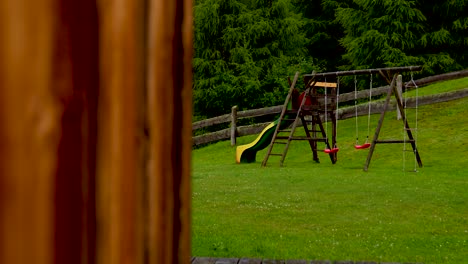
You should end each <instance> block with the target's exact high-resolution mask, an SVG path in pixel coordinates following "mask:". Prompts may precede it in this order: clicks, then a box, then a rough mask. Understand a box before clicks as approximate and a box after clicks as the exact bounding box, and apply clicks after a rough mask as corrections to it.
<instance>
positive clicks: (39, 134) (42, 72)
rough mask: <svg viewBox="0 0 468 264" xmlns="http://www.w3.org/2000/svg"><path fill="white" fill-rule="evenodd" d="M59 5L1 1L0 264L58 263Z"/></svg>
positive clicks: (42, 2)
mask: <svg viewBox="0 0 468 264" xmlns="http://www.w3.org/2000/svg"><path fill="white" fill-rule="evenodd" d="M54 7H55V1H51V0H45V1H41V2H39V1H27V0H18V1H0V25H1V26H0V39H1V41H0V58H1V59H0V263H15V264H16V263H18V264H23V263H37V264H46V263H53V262H54V214H55V212H54V191H55V190H54V187H53V186H54V180H55V179H54V177H55V169H56V166H57V149H58V144H59V137H60V134H61V132H60V129H61V121H60V117H61V114H62V110H61V105H60V101H58V100H57V97H56V94H55V93H54V90H53V89H51V86H53V83H54V80H53V78H52V76H53V54H54V45H53V44H54V41H55V38H56V35H55V31H54V29H55V25H56V23H59V22H60V20H58V19H57V10H55V8H54ZM54 87H55V86H54ZM77 228H79V227H77Z"/></svg>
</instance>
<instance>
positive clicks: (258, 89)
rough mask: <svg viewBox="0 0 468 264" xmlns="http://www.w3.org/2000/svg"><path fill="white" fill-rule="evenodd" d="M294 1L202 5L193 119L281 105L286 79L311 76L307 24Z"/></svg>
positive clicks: (216, 0)
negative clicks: (297, 11)
mask: <svg viewBox="0 0 468 264" xmlns="http://www.w3.org/2000/svg"><path fill="white" fill-rule="evenodd" d="M292 10H293V8H292V5H291V2H290V0H272V1H269V0H257V1H246V0H204V1H202V2H199V3H197V4H196V6H195V44H194V47H195V56H194V61H193V63H194V101H195V106H194V107H195V114H196V115H203V116H213V115H218V114H224V113H227V112H229V109H230V108H231V107H232V106H233V105H238V106H239V107H240V108H241V109H248V108H260V107H266V106H271V105H277V104H281V103H283V101H284V97H285V95H286V93H287V89H288V84H287V81H286V77H287V76H288V75H289V76H291V75H294V72H295V71H300V72H302V73H303V72H308V71H311V69H312V67H313V65H312V61H311V58H310V57H308V56H307V50H306V48H305V46H306V45H305V44H306V43H307V41H308V40H307V38H306V35H305V33H304V31H303V27H304V26H305V21H304V19H303V18H302V17H301V16H300V15H298V14H296V13H295V12H293V11H292Z"/></svg>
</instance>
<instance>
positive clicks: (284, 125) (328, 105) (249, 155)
mask: <svg viewBox="0 0 468 264" xmlns="http://www.w3.org/2000/svg"><path fill="white" fill-rule="evenodd" d="M420 70H421V66H407V67H389V68H378V69H365V70H354V71H338V72H325V73H315V72H314V73H312V74H305V75H303V79H304V84H305V90H304V91H302V93H300V92H299V91H298V89H297V88H296V83H297V81H298V78H299V73H296V74H295V76H294V79H293V81H291V80H290V79H288V81H289V86H290V88H289V92H288V95H287V96H286V99H285V102H284V104H283V107H282V111H281V114H280V116H279V118H278V119H277V120H276V121H275V122H273V123H271V124H270V125H269V126H267V127H266V128H265V129H264V130H263V131H262V133H260V135H259V136H258V137H257V139H256V140H255V141H254V142H252V143H250V144H247V145H242V146H238V147H237V149H236V160H237V162H238V163H250V162H254V161H255V155H256V152H257V151H258V150H260V149H263V148H265V147H268V149H267V153H266V155H265V157H264V159H263V161H262V167H265V166H266V165H267V163H268V160H269V158H270V157H271V156H279V157H280V160H279V164H280V166H283V163H284V160H285V158H286V155H287V153H288V149H289V146H290V143H291V142H292V141H293V140H302V141H307V142H308V144H309V146H310V149H311V151H312V156H313V160H314V161H315V162H319V156H318V152H319V147H318V143H319V142H320V143H324V145H325V147H324V149H323V152H324V153H326V154H327V155H328V156H329V157H330V160H331V162H332V163H333V164H335V163H336V162H337V160H338V151H339V147H338V145H337V139H336V138H337V124H338V119H339V118H338V108H339V97H340V86H339V85H340V77H341V76H350V75H352V76H354V81H355V94H356V93H357V87H356V76H357V75H369V76H370V87H369V106H368V107H369V114H368V126H367V130H368V133H367V137H366V140H365V142H363V143H360V142H359V141H360V140H359V134H358V125H357V119H356V143H355V146H354V147H355V148H356V149H369V153H368V155H367V159H366V162H365V165H364V171H367V170H368V168H369V164H370V161H371V159H372V155H373V153H374V150H375V147H376V145H377V144H404V146H406V144H407V143H409V144H411V148H412V150H411V151H412V152H413V153H414V156H415V161H416V163H417V164H418V166H419V167H422V161H421V158H420V156H419V152H418V149H417V146H416V143H417V142H416V141H417V140H416V137H415V136H414V135H413V131H416V130H417V127H415V128H411V127H410V126H409V124H408V120H407V114H406V104H405V100H404V98H403V97H402V95H401V94H400V93H399V92H398V90H397V76H398V75H399V74H400V73H402V72H408V71H409V72H411V81H410V83H411V84H412V85H414V87H415V88H417V85H416V84H415V82H414V80H413V74H412V72H413V71H420ZM374 74H378V75H380V76H381V77H382V78H383V79H384V80H385V81H386V82H387V83H388V84H389V85H390V88H389V89H388V92H387V95H386V97H385V103H384V106H383V110H382V111H381V112H380V119H379V122H378V124H377V127H376V129H375V133H374V137H373V139H372V140H369V132H370V113H371V109H370V107H371V104H370V101H371V100H372V76H373V75H374ZM392 97H394V98H395V101H396V104H397V111H398V112H399V114H400V116H401V120H402V122H403V125H404V130H405V132H406V133H404V138H403V139H391V140H388V139H387V140H383V139H379V134H380V130H381V128H382V125H383V122H384V117H385V113H386V112H387V110H388V106H389V104H390V101H391V98H392ZM354 102H355V108H356V107H357V100H355V101H354ZM356 109H357V108H356ZM356 111H357V110H356ZM416 111H417V105H416ZM356 118H357V114H356ZM416 118H417V116H416ZM301 124H302V127H303V128H304V131H305V136H296V135H295V132H296V129H297V127H298V126H300V125H301ZM329 124H330V125H329ZM329 126H330V127H331V132H329V131H328V130H329V129H328V127H329ZM416 126H417V122H416ZM275 146H283V147H279V148H278V147H277V148H274V147H275ZM278 149H282V151H278ZM274 150H275V151H276V152H274ZM404 150H406V147H404ZM320 151H322V150H321V149H320ZM416 163H415V164H416ZM415 170H416V168H415Z"/></svg>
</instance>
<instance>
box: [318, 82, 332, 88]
mask: <svg viewBox="0 0 468 264" xmlns="http://www.w3.org/2000/svg"><path fill="white" fill-rule="evenodd" d="M314 86H315V87H331V88H336V87H337V85H336V83H334V82H316V83H315V85H314Z"/></svg>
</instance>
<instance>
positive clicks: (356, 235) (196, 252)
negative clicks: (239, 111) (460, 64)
mask: <svg viewBox="0 0 468 264" xmlns="http://www.w3.org/2000/svg"><path fill="white" fill-rule="evenodd" d="M465 79H466V78H465ZM465 79H462V80H465ZM467 80H468V79H466V80H465V82H464V83H463V81H460V80H456V81H452V82H453V83H456V85H455V84H453V83H452V84H450V82H444V84H445V86H444V85H434V86H433V87H425V88H423V89H421V91H420V92H421V93H422V94H424V93H427V91H428V90H429V89H431V90H432V91H433V92H434V91H448V90H452V89H457V87H460V88H463V87H468V85H467ZM457 85H458V86H457ZM446 86H449V87H452V88H446ZM453 87H455V88H453ZM412 93H413V92H412ZM413 95H414V94H413ZM467 113H468V98H465V99H460V100H456V101H451V102H446V103H440V104H436V105H429V106H421V107H420V108H419V109H418V122H417V126H418V130H417V132H418V133H417V137H418V138H417V139H418V149H419V152H420V155H421V159H422V162H423V164H424V167H423V168H417V172H412V171H413V170H414V168H415V166H414V165H415V164H414V155H413V153H412V152H403V144H380V145H377V146H376V149H375V152H374V156H373V158H372V161H371V163H370V166H369V171H368V172H364V171H363V166H364V163H365V160H366V157H367V154H368V150H355V149H354V147H353V145H354V143H355V137H356V135H355V120H354V119H347V120H342V121H339V123H338V144H339V147H340V151H339V153H338V162H337V163H336V164H335V165H333V164H331V162H330V160H329V158H328V157H327V156H326V154H324V153H322V152H321V153H319V157H320V160H321V162H320V163H315V162H313V161H312V153H311V150H310V148H309V146H308V144H307V142H306V141H298V142H293V143H292V144H291V146H290V149H289V152H288V155H287V157H286V160H285V162H284V165H285V166H284V167H279V162H278V158H276V157H271V158H270V160H269V162H268V166H267V167H266V168H262V167H261V166H260V164H261V161H262V159H263V158H264V156H265V153H266V150H263V151H260V152H258V154H257V162H256V163H253V164H236V163H235V147H231V146H230V142H228V141H223V142H218V143H216V144H212V145H209V146H206V147H203V148H200V149H196V150H193V152H192V154H193V156H192V170H193V172H192V193H193V195H192V198H193V199H192V255H193V256H212V257H258V258H269V259H309V260H310V259H314V260H354V261H376V262H424V263H468V168H467V167H466V166H467V165H468V117H467ZM408 115H409V119H410V126H411V127H415V125H416V123H415V119H414V118H415V111H414V110H408ZM395 117H396V113H395V112H388V113H387V115H386V119H385V122H384V125H383V127H382V131H381V134H380V138H381V139H402V138H403V133H404V130H403V123H402V122H401V121H398V120H396V118H395ZM378 119H379V115H372V116H371V133H370V134H371V135H370V137H371V138H372V136H373V133H374V130H375V127H376V125H377V122H378ZM272 121H273V120H272ZM358 123H359V126H358V127H359V138H360V141H361V143H362V142H363V141H364V140H365V138H366V136H367V116H363V117H360V118H359V119H358ZM298 133H299V134H300V133H303V129H302V128H301V129H298ZM255 137H256V136H255V135H252V136H247V137H242V138H239V139H238V145H241V144H246V143H249V142H251V141H252V140H254V139H255ZM407 146H408V148H410V145H409V144H408V145H407Z"/></svg>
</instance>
